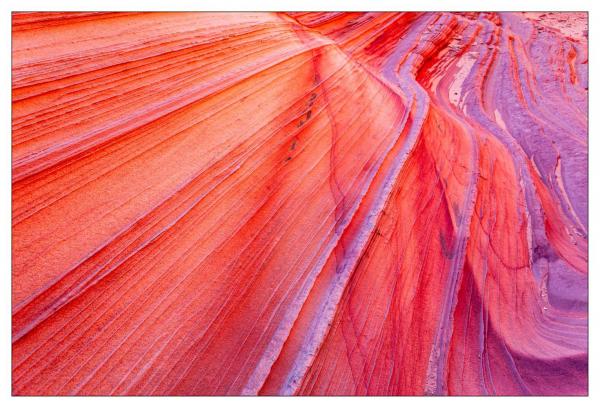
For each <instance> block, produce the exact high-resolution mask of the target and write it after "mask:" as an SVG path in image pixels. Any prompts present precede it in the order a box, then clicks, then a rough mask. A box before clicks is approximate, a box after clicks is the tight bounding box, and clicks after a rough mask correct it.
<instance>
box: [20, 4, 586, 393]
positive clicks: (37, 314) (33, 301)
mask: <svg viewBox="0 0 600 408" xmlns="http://www.w3.org/2000/svg"><path fill="white" fill-rule="evenodd" d="M586 24H587V17H586V16H585V15H580V14H577V13H543V14H542V13H537V14H536V13H500V14H498V13H462V14H458V13H287V14H283V13H222V14H209V13H25V14H15V15H14V16H13V135H12V141H13V163H12V170H13V187H12V192H13V208H12V211H13V260H12V266H13V268H12V284H13V288H12V305H13V309H12V316H13V333H12V338H13V393H15V394H18V395H71V394H84V395H90V394H92V395H93V394H101V395H108V394H110V395H140V394H142V395H213V394H217V395H223V394H233V395H239V394H262V395H272V394H275V395H281V394H283V395H288V394H297V395H304V394H308V395H364V394H369V395H422V394H435V395H445V394H450V395H455V394H459V395H521V394H539V395H542V394H553V395H572V394H586V393H587V212H588V208H587V183H588V180H587V94H588V91H587V31H586V28H585V25H586Z"/></svg>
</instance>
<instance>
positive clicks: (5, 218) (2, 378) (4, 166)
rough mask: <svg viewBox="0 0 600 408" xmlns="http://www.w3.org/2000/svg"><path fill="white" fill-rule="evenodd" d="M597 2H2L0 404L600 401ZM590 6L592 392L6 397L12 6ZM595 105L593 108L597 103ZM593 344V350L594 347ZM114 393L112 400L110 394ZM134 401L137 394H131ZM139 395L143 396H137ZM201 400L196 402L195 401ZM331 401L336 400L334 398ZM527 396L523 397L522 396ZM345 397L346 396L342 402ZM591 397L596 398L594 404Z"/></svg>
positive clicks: (47, 8) (411, 8)
mask: <svg viewBox="0 0 600 408" xmlns="http://www.w3.org/2000/svg"><path fill="white" fill-rule="evenodd" d="M599 4H600V2H599V1H597V0H596V1H594V0H587V1H585V0H553V1H552V2H550V1H548V0H546V1H542V0H521V1H509V0H504V1H502V0H488V1H486V2H483V1H481V0H479V1H477V0H463V1H455V0H452V1H444V2H443V3H442V2H440V1H439V0H438V1H435V0H419V1H412V2H402V1H400V0H371V1H367V0H330V1H327V2H325V1H323V0H303V1H295V2H294V1H289V0H279V1H276V0H253V1H250V2H243V1H241V0H230V1H224V0H221V1H215V0H208V1H202V0H166V1H165V0H155V1H148V0H81V1H77V2H75V1H69V0H53V1H52V2H49V1H43V0H2V1H1V2H0V42H1V45H2V46H1V48H0V50H1V53H2V54H1V56H0V86H1V87H2V93H1V99H0V101H1V102H0V103H1V107H2V109H1V113H0V124H1V129H2V130H3V132H2V134H3V137H2V138H1V143H2V145H1V148H0V166H1V172H0V175H1V179H0V189H1V201H0V205H1V206H2V211H1V212H0V220H1V223H0V225H1V228H0V260H2V271H1V273H0V279H1V281H0V290H1V292H0V401H1V402H0V404H2V406H5V407H6V406H7V405H10V406H18V407H29V406H35V405H37V404H43V405H44V406H46V407H60V408H68V407H77V408H81V404H85V405H86V406H90V407H103V408H105V404H110V405H111V406H112V405H116V406H125V405H126V404H138V403H140V404H144V405H146V406H148V407H162V406H163V405H164V404H181V405H186V406H194V407H196V406H198V404H201V405H204V404H209V405H212V404H216V405H224V406H230V405H234V404H237V403H239V404H244V405H250V406H257V407H258V406H260V407H265V406H276V405H280V404H286V405H289V406H291V407H294V406H299V405H301V404H310V405H311V406H313V405H315V406H327V405H329V404H335V405H337V404H340V405H341V404H343V405H345V406H350V407H353V406H355V407H358V406H362V405H364V404H365V403H366V404H368V405H371V404H373V405H383V406H392V405H394V406H395V405H397V404H411V406H413V405H419V406H431V405H434V404H436V403H437V404H440V405H441V404H443V405H444V406H445V407H447V406H458V407H461V408H466V407H477V408H481V405H482V404H483V405H484V406H485V407H486V408H487V407H488V406H489V407H495V406H498V407H500V406H502V407H503V406H505V405H507V404H510V405H513V404H517V405H525V404H534V405H537V404H540V406H541V405H542V404H543V405H547V404H549V405H550V406H553V405H555V406H557V407H558V406H560V407H561V408H562V407H564V406H565V405H567V404H568V405H569V407H568V408H571V406H570V405H571V404H578V405H579V404H581V405H587V406H590V404H591V406H600V397H598V395H599V394H600V391H598V389H597V387H598V386H599V385H600V384H598V353H597V346H598V344H600V343H599V342H600V336H599V335H598V333H599V324H600V322H599V318H598V316H599V312H600V310H599V308H598V302H597V301H596V299H595V296H594V293H597V284H596V281H597V278H596V277H595V274H596V273H598V266H599V263H598V256H597V254H598V253H599V252H598V251H599V250H600V248H599V247H598V239H597V238H596V234H597V231H599V230H600V229H599V228H598V227H599V225H600V224H599V222H600V219H599V217H598V215H597V213H595V212H594V211H593V209H594V208H596V205H598V204H599V200H598V198H599V197H600V185H599V184H598V183H594V181H595V180H597V179H596V178H595V177H600V158H599V156H600V152H599V151H598V149H599V148H598V146H599V142H598V141H596V140H595V137H597V134H598V132H597V130H598V121H597V119H596V118H595V117H594V115H592V114H591V113H592V112H596V113H597V112H598V111H597V110H596V109H598V107H599V105H598V98H597V95H598V92H596V81H595V80H596V79H597V78H598V75H597V73H598V72H597V67H598V65H597V62H598V53H599V52H600V51H598V50H600V48H598V47H595V43H596V40H595V39H596V34H597V32H598V31H597V30H598V29H597V27H598V24H600V21H599V20H598V18H597V15H596V13H598V15H600V11H599V10H600V8H599V6H598V5H599ZM102 10H105V11H130V10H140V11H190V10H194V11H274V10H276V11H285V10H294V11H312V10H320V11H338V10H347V11H363V10H369V11H371V10H373V11H396V10H402V11H481V10H493V11H515V10H518V11H588V12H589V14H588V15H589V38H590V39H591V40H592V41H591V42H590V44H592V45H591V46H590V48H589V50H590V53H589V67H590V68H589V69H590V71H589V74H590V75H589V82H590V83H591V84H592V88H591V89H592V90H593V91H594V93H590V96H589V102H590V104H589V113H590V114H589V136H588V137H589V139H588V140H589V153H590V158H594V157H595V158H599V160H598V161H595V160H589V183H590V184H589V208H590V214H589V229H590V230H592V231H593V232H592V233H591V234H590V239H589V254H590V257H589V264H588V265H589V272H590V273H589V277H590V279H589V288H590V289H589V294H590V296H589V298H590V308H589V327H590V330H589V334H590V336H589V345H590V349H591V350H590V353H589V394H590V397H587V398H586V397H549V398H546V397H452V398H436V397H366V398H368V400H365V399H363V398H354V397H305V398H286V399H285V400H283V399H282V398H284V397H265V398H256V397H157V398H152V397H11V396H10V394H11V364H10V362H11V340H10V332H11V313H10V310H11V281H10V277H11V274H10V259H11V246H10V242H11V176H10V174H11V173H10V172H11V164H10V163H11V137H10V134H11V76H10V73H11V12H12V11H102ZM594 106H595V107H596V108H594ZM594 346H596V347H594ZM108 398H111V399H108ZM130 398H134V399H130ZM138 398H143V401H142V400H139V399H138ZM196 398H198V399H196ZM331 398H335V400H334V399H331ZM524 398H526V399H524ZM342 399H343V400H342ZM594 400H596V402H595V403H594V402H593V401H594Z"/></svg>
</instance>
